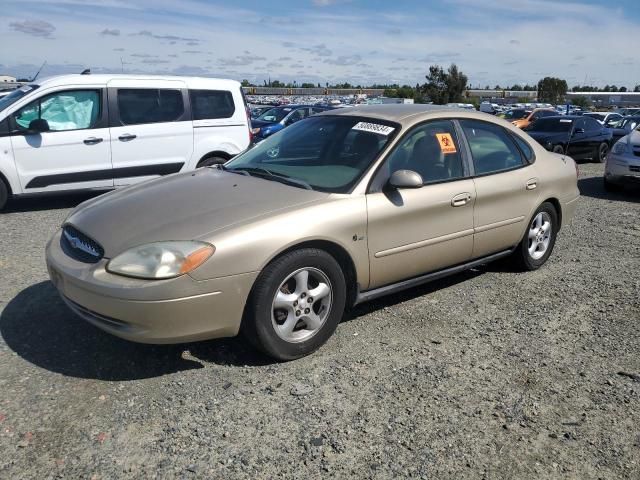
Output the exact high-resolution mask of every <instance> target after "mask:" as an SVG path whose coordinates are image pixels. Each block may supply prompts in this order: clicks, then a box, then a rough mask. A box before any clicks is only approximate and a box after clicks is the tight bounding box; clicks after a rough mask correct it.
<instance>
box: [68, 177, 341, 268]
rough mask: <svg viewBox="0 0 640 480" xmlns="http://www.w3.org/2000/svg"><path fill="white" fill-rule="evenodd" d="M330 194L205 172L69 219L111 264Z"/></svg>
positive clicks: (97, 202)
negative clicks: (134, 252) (137, 249)
mask: <svg viewBox="0 0 640 480" xmlns="http://www.w3.org/2000/svg"><path fill="white" fill-rule="evenodd" d="M328 196H329V194H327V193H322V192H316V191H312V190H305V189H301V188H297V187H293V186H289V185H285V184H283V183H280V182H276V181H271V180H265V179H261V178H257V177H249V176H245V175H240V174H237V173H230V172H225V171H222V170H219V169H216V168H202V169H199V170H197V171H195V172H188V173H183V174H177V175H171V176H168V177H162V178H159V179H156V180H152V181H150V182H144V183H141V184H138V185H134V186H131V187H127V188H124V189H120V190H116V191H114V192H111V193H107V194H105V195H102V196H100V197H96V198H94V199H91V200H89V201H87V202H84V203H83V204H81V205H80V206H79V207H78V208H77V209H76V210H74V211H73V212H72V213H71V215H70V216H69V217H68V218H67V220H66V222H65V223H70V224H72V225H73V226H75V227H76V228H77V229H78V230H80V231H81V232H82V233H84V234H85V235H88V236H89V237H91V238H93V239H94V240H95V241H97V242H98V243H100V245H102V247H103V248H104V251H105V257H106V258H112V257H113V256H114V255H118V254H119V253H122V252H123V251H125V250H127V249H128V248H131V247H134V246H137V245H142V244H145V243H150V242H156V241H163V240H194V239H204V238H206V237H207V236H208V235H209V234H211V233H212V232H215V231H216V230H220V229H222V228H225V227H229V226H231V225H234V224H238V223H244V222H247V221H249V220H251V219H257V218H260V217H264V216H266V215H269V214H272V213H274V212H276V211H279V210H284V209H293V208H296V207H297V206H299V205H302V204H306V203H310V202H316V201H320V200H323V199H325V198H327V197H328Z"/></svg>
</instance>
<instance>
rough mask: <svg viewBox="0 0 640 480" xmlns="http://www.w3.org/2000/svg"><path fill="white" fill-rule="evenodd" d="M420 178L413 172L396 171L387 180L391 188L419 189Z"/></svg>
mask: <svg viewBox="0 0 640 480" xmlns="http://www.w3.org/2000/svg"><path fill="white" fill-rule="evenodd" d="M422 183H423V182H422V177H421V176H420V174H419V173H417V172H414V171H413V170H396V171H395V172H393V174H392V175H391V178H390V179H389V185H391V186H392V187H393V188H397V189H400V188H420V187H422Z"/></svg>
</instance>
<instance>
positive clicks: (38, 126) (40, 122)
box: [29, 118, 51, 133]
mask: <svg viewBox="0 0 640 480" xmlns="http://www.w3.org/2000/svg"><path fill="white" fill-rule="evenodd" d="M49 130H51V129H50V128H49V122H47V121H46V120H44V119H43V118H36V119H35V120H31V122H29V132H33V133H43V132H48V131H49Z"/></svg>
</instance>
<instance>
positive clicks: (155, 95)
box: [118, 88, 184, 125]
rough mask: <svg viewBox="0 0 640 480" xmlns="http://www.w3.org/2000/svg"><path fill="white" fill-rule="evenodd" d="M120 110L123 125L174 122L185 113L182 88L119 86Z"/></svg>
mask: <svg viewBox="0 0 640 480" xmlns="http://www.w3.org/2000/svg"><path fill="white" fill-rule="evenodd" d="M118 110H119V112H120V122H121V123H122V124H123V125H138V124H142V123H160V122H174V121H176V120H178V119H179V118H180V117H181V116H182V114H183V113H184V102H183V101H182V92H181V91H180V90H168V89H167V90H164V89H156V88H119V89H118Z"/></svg>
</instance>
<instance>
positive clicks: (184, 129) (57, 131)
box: [0, 75, 251, 209]
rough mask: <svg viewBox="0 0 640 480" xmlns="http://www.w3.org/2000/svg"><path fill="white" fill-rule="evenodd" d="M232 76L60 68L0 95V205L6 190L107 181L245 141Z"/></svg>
mask: <svg viewBox="0 0 640 480" xmlns="http://www.w3.org/2000/svg"><path fill="white" fill-rule="evenodd" d="M250 143H251V124H250V119H249V115H248V110H247V107H246V104H245V100H244V95H243V93H242V89H241V87H240V83H238V82H236V81H233V80H223V79H214V78H198V77H157V76H129V75H65V76H59V77H52V78H50V79H46V80H43V81H41V82H39V83H37V84H35V83H34V84H29V85H25V86H24V87H22V88H20V89H18V90H15V91H14V92H12V93H11V94H10V95H7V96H6V97H3V98H0V209H1V208H2V207H4V205H5V204H6V201H7V199H8V198H9V197H10V196H12V195H14V196H19V195H25V194H35V193H46V192H56V191H67V190H81V189H110V188H115V187H119V186H122V185H129V184H132V183H136V182H140V181H143V180H146V179H149V178H153V177H157V176H159V175H167V174H170V173H175V172H181V171H186V170H193V169H195V168H196V167H201V166H206V165H212V164H214V163H222V162H225V161H227V160H229V159H230V158H232V157H233V156H234V155H237V154H238V153H240V152H242V151H243V150H245V149H247V148H248V147H249V145H250Z"/></svg>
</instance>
